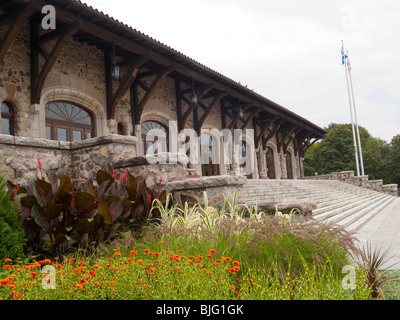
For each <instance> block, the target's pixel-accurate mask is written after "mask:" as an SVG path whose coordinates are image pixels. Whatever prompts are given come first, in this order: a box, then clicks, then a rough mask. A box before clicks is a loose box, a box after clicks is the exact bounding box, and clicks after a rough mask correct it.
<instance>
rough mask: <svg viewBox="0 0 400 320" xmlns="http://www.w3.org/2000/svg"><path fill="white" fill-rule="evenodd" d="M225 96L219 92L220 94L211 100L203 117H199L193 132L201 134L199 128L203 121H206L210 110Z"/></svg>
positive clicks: (225, 93)
mask: <svg viewBox="0 0 400 320" xmlns="http://www.w3.org/2000/svg"><path fill="white" fill-rule="evenodd" d="M226 95H227V92H221V93H220V94H218V95H216V96H215V97H214V99H213V101H212V102H211V104H210V105H209V106H208V109H207V110H206V111H205V112H204V113H203V115H202V116H201V118H200V120H199V122H198V123H197V125H196V126H195V130H196V132H197V133H198V134H200V132H201V127H202V125H203V123H204V121H205V120H206V119H207V117H208V115H209V114H210V112H211V110H212V109H213V108H214V106H215V105H216V104H217V103H218V102H220V101H221V99H222V98H223V97H225V96H226Z"/></svg>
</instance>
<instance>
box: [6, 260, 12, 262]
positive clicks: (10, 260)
mask: <svg viewBox="0 0 400 320" xmlns="http://www.w3.org/2000/svg"><path fill="white" fill-rule="evenodd" d="M11 261H12V260H11V259H4V262H11Z"/></svg>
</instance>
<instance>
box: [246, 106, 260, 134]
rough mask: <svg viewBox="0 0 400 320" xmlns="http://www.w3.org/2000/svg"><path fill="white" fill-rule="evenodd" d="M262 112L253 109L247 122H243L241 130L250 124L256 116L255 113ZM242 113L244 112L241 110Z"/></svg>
mask: <svg viewBox="0 0 400 320" xmlns="http://www.w3.org/2000/svg"><path fill="white" fill-rule="evenodd" d="M261 111H262V110H260V109H255V110H253V112H252V113H251V114H250V116H249V117H248V118H247V120H246V121H245V122H243V124H242V130H244V129H245V128H246V127H247V125H248V124H249V123H250V121H251V120H253V118H254V117H255V115H256V114H257V113H260V112H261ZM243 112H244V110H243Z"/></svg>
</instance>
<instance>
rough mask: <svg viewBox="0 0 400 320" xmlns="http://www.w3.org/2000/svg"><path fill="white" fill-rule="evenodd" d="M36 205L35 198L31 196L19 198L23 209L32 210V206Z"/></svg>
mask: <svg viewBox="0 0 400 320" xmlns="http://www.w3.org/2000/svg"><path fill="white" fill-rule="evenodd" d="M35 203H37V201H36V197H35V196H33V195H29V196H25V197H22V198H21V205H22V206H23V207H25V208H28V209H32V207H33V205H34V204H35Z"/></svg>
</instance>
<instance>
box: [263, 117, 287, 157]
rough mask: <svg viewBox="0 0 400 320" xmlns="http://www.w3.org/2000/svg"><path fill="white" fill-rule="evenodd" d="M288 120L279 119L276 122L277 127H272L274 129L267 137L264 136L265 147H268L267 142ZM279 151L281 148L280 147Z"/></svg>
mask: <svg viewBox="0 0 400 320" xmlns="http://www.w3.org/2000/svg"><path fill="white" fill-rule="evenodd" d="M285 122H286V119H283V118H281V119H279V120H277V121H276V122H275V123H274V124H275V127H274V129H272V131H270V132H269V134H268V135H267V136H266V137H263V138H262V141H263V149H264V150H265V148H266V147H267V143H268V141H269V140H270V139H271V138H272V137H273V136H274V135H275V134H276V133H277V132H278V130H279V128H280V127H281V125H282V124H284V123H285ZM278 152H279V149H278Z"/></svg>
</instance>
